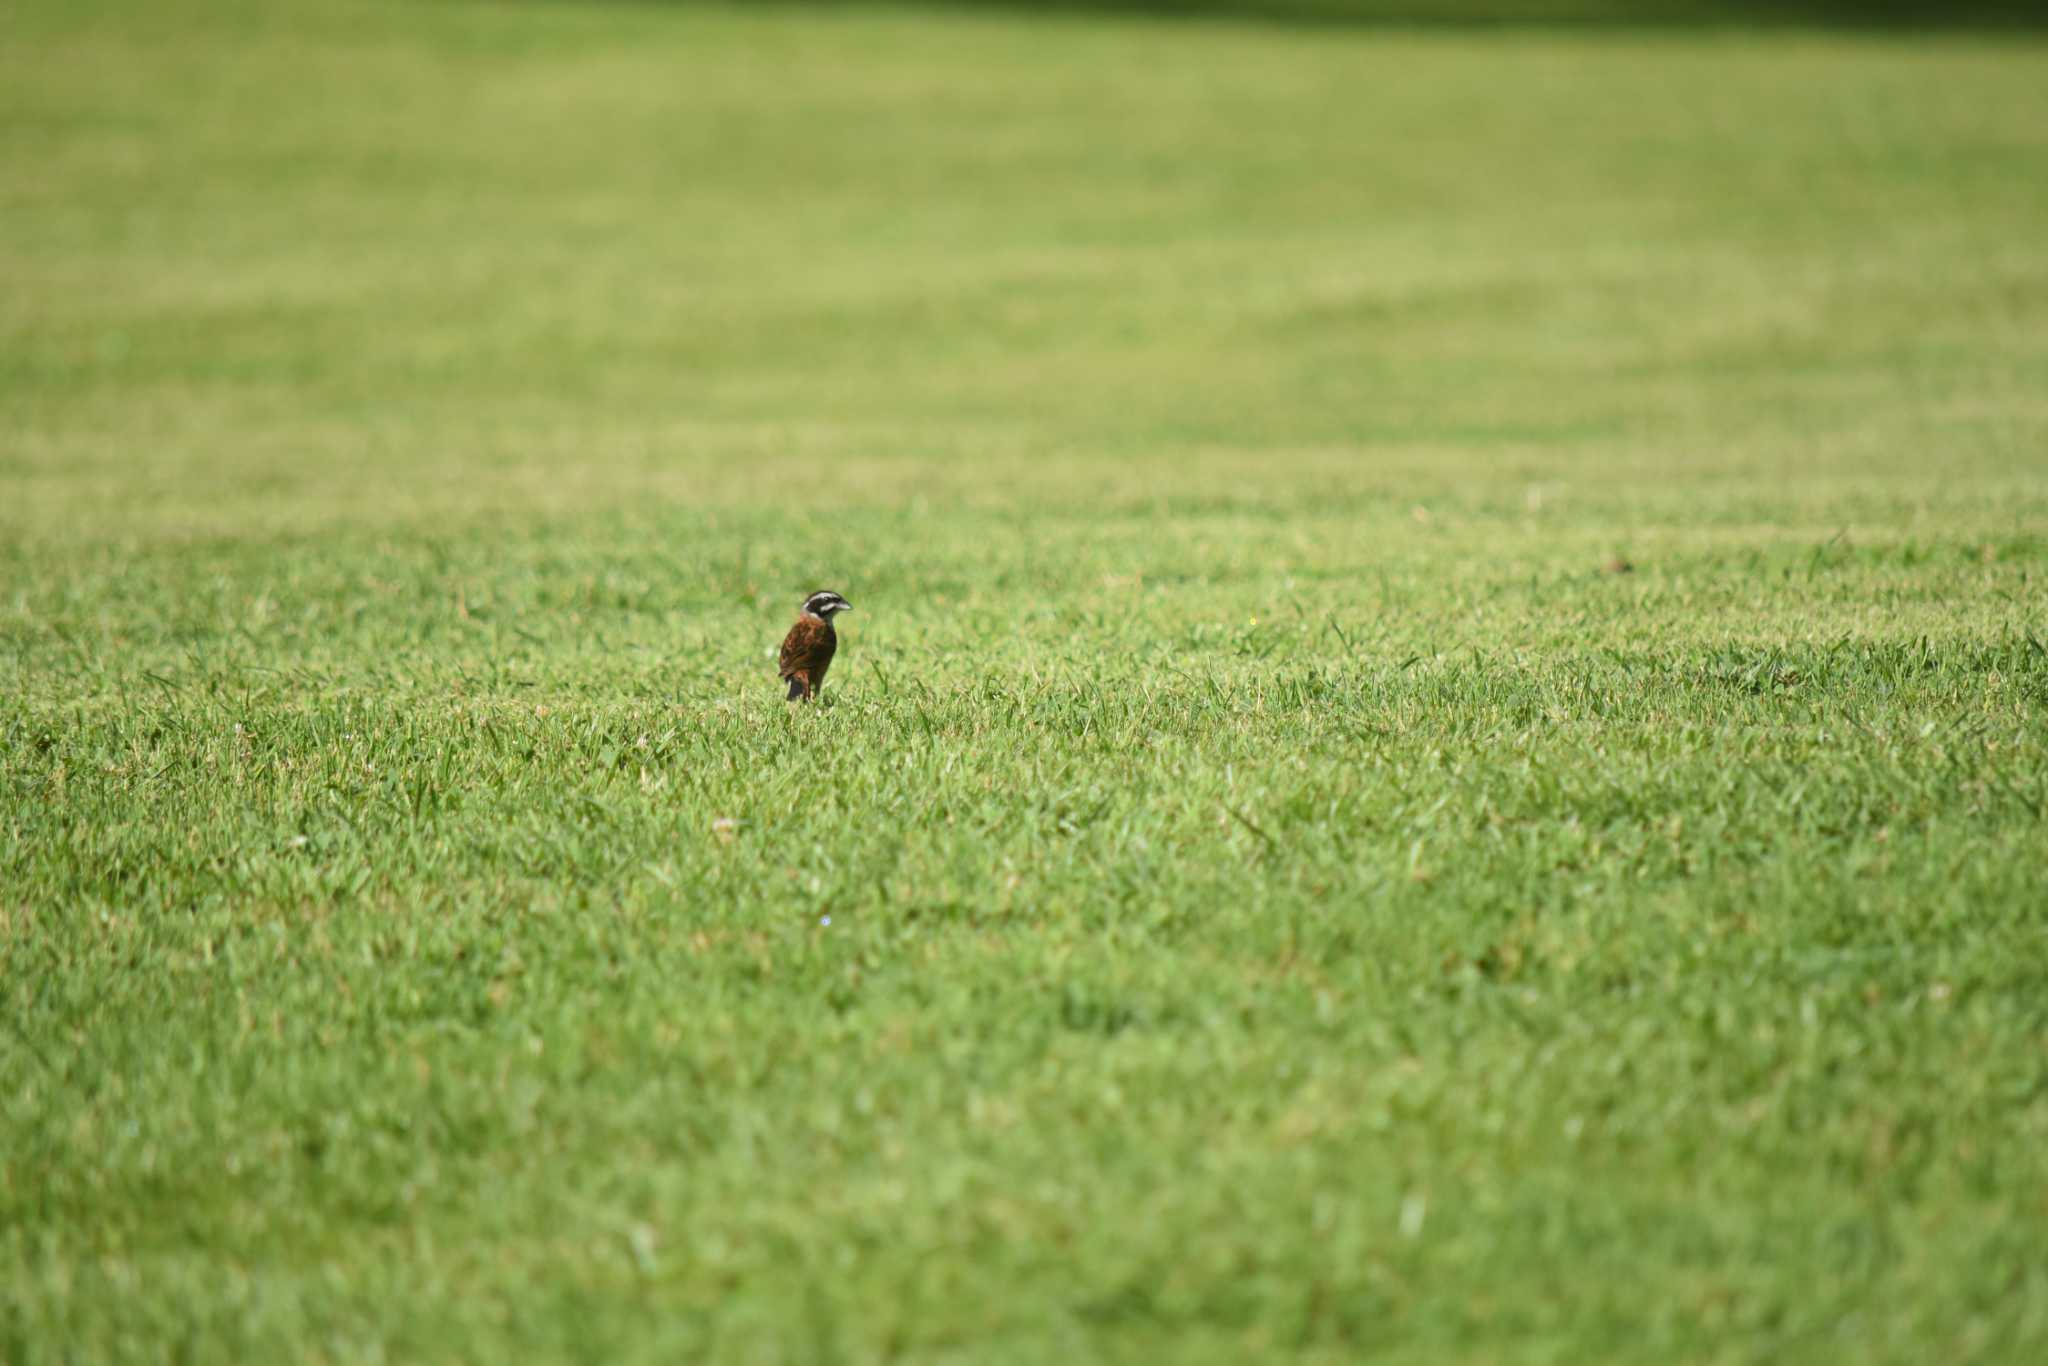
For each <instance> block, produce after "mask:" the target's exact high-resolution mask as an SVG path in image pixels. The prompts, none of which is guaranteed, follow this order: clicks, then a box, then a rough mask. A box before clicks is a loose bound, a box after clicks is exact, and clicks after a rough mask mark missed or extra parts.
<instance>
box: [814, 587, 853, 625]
mask: <svg viewBox="0 0 2048 1366" xmlns="http://www.w3.org/2000/svg"><path fill="white" fill-rule="evenodd" d="M852 610H853V604H852V603H850V602H848V601H847V600H846V599H845V598H842V597H840V596H839V595H838V594H837V593H834V592H832V591H830V590H829V589H820V590H818V591H817V592H815V593H813V594H811V595H810V596H809V597H807V598H805V599H804V615H805V616H809V617H823V618H825V620H827V621H830V620H831V619H832V615H833V613H835V612H850V611H852Z"/></svg>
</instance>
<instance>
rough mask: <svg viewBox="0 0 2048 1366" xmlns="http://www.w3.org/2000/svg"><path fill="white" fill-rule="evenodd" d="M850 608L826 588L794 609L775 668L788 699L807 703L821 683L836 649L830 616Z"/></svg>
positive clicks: (848, 610)
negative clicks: (795, 613) (787, 687)
mask: <svg viewBox="0 0 2048 1366" xmlns="http://www.w3.org/2000/svg"><path fill="white" fill-rule="evenodd" d="M852 610H853V604H852V603H850V602H848V601H847V600H846V599H845V598H842V597H840V596H839V595H838V594H837V593H834V592H832V591H831V590H830V589H827V588H821V589H819V590H818V591H817V592H815V593H813V594H811V595H810V596H809V597H807V598H805V599H804V604H803V606H802V607H800V608H798V609H797V617H796V625H794V626H792V627H790V628H789V634H788V635H786V636H784V637H783V638H782V657H781V660H780V663H779V667H780V669H781V671H782V677H783V679H784V680H785V681H787V682H788V684H789V697H788V698H787V700H788V701H791V702H808V701H810V700H811V699H812V698H813V697H816V696H817V695H818V689H819V688H820V687H822V686H824V683H825V670H827V669H829V668H831V667H832V655H833V653H834V652H835V651H836V650H838V648H839V637H838V636H837V635H835V634H834V633H833V631H832V618H833V617H835V616H838V615H839V614H840V613H841V612H851V611H852Z"/></svg>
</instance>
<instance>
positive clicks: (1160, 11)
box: [651, 0, 2048, 33]
mask: <svg viewBox="0 0 2048 1366" xmlns="http://www.w3.org/2000/svg"><path fill="white" fill-rule="evenodd" d="M754 2H755V3H770V4H776V5H780V6H784V7H786V8H791V9H797V8H819V9H832V8H852V7H855V6H862V5H867V6H875V5H879V6H882V7H885V8H930V9H963V10H985V11H991V12H999V13H1005V14H1009V15H1011V16H1017V15H1029V14H1043V15H1069V16H1071V15H1076V14H1088V13H1095V14H1107V15H1119V16H1124V17H1151V18H1158V19H1170V20H1179V19H1204V20H1237V21H1246V22H1253V23H1269V24H1302V25H1323V26H1330V27H1345V26H1357V27H1368V26H1386V27H1439V26H1442V27H1465V28H1484V27H1566V28H1623V29H1626V28H1638V29H1640V28H1708V29H1730V28H1744V29H1850V30H1874V31H1884V30H1907V31H1950V32H1955V31H1961V32H1970V31H1991V32H2005V33H2048V0H754ZM651 3H656V4H674V5H681V4H689V3H692V0H651Z"/></svg>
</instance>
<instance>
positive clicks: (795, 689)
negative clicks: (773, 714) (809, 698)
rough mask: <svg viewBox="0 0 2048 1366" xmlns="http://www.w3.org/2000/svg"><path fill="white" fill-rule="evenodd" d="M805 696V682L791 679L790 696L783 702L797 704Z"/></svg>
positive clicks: (799, 679)
mask: <svg viewBox="0 0 2048 1366" xmlns="http://www.w3.org/2000/svg"><path fill="white" fill-rule="evenodd" d="M803 695H804V681H803V680H802V679H801V678H792V679H790V680H789V696H788V697H787V698H785V699H783V700H784V701H787V702H795V701H798V700H800V699H801V698H802V697H803Z"/></svg>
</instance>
